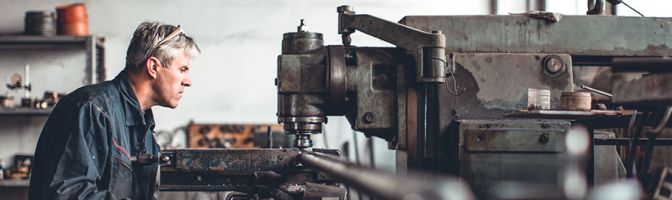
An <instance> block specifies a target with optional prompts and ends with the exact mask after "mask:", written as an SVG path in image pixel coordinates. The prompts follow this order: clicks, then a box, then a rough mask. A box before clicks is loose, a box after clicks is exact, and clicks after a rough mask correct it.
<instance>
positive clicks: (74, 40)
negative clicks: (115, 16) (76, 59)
mask: <svg viewBox="0 0 672 200" xmlns="http://www.w3.org/2000/svg"><path fill="white" fill-rule="evenodd" d="M90 38H95V39H96V40H99V41H100V40H104V38H103V37H96V36H67V35H57V36H32V35H0V45H13V44H20V45H26V44H27V45H30V44H36V45H42V44H59V45H60V44H77V45H84V44H86V42H87V40H89V39H90Z"/></svg>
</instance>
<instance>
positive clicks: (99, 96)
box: [59, 81, 119, 106]
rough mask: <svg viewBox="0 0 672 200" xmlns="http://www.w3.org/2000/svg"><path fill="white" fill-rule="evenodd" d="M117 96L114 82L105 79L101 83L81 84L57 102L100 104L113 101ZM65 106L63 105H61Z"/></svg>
mask: <svg viewBox="0 0 672 200" xmlns="http://www.w3.org/2000/svg"><path fill="white" fill-rule="evenodd" d="M118 96H119V92H118V89H117V88H116V87H115V85H114V82H112V81H105V82H102V83H97V84H92V85H86V86H82V87H80V88H78V89H76V90H75V91H73V92H71V93H70V94H68V95H66V96H65V97H63V99H61V101H59V104H68V105H70V106H83V105H87V104H94V105H102V104H107V103H110V102H113V101H115V100H116V99H119V98H118ZM62 106H65V105H62Z"/></svg>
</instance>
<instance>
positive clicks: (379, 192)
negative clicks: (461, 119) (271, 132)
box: [299, 151, 475, 200]
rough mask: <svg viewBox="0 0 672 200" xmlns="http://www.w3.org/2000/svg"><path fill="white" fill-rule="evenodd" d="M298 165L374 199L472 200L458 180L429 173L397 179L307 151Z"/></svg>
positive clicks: (303, 153)
mask: <svg viewBox="0 0 672 200" xmlns="http://www.w3.org/2000/svg"><path fill="white" fill-rule="evenodd" d="M299 162H301V163H302V164H304V165H306V166H309V167H313V168H316V169H318V170H320V171H323V172H325V173H327V174H329V175H330V177H333V178H335V179H337V180H339V181H341V182H343V183H344V184H346V185H347V186H351V187H353V188H355V189H357V190H358V191H362V192H365V193H368V194H369V195H371V196H373V197H375V198H376V199H391V200H396V199H398V200H402V199H437V200H438V199H475V197H474V195H473V194H472V192H471V190H470V189H469V186H468V185H467V184H466V183H465V182H463V181H462V180H460V179H457V178H451V177H444V176H437V175H428V174H427V175H418V174H411V175H408V176H406V177H400V176H396V175H394V174H388V173H384V172H381V171H375V170H371V169H368V168H366V167H363V166H359V165H356V164H353V163H351V162H348V161H344V160H340V159H338V158H335V157H333V156H329V155H326V154H321V153H317V152H309V151H301V154H300V155H299Z"/></svg>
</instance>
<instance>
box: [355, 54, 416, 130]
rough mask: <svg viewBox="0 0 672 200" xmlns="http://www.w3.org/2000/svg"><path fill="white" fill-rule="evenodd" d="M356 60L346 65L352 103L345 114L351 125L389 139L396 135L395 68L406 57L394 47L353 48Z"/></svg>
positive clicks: (356, 128)
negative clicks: (351, 64) (351, 107)
mask: <svg viewBox="0 0 672 200" xmlns="http://www.w3.org/2000/svg"><path fill="white" fill-rule="evenodd" d="M355 52H356V58H357V63H356V65H353V66H348V70H347V72H348V79H347V84H348V90H349V91H350V92H352V93H353V95H351V96H350V98H351V99H352V101H351V102H352V103H355V105H352V106H353V107H354V108H356V109H352V110H348V111H347V112H346V113H345V116H346V118H347V119H348V121H349V122H350V124H351V125H352V127H353V129H355V130H358V131H362V132H365V133H370V134H373V135H376V136H379V137H381V138H385V139H388V140H389V139H390V138H391V137H394V136H395V135H396V132H395V131H394V130H395V129H396V128H397V127H396V124H397V115H396V113H397V112H396V111H397V110H396V97H397V96H396V95H397V93H396V92H397V87H398V86H397V68H398V65H400V64H401V63H403V62H402V61H401V59H403V58H406V57H404V56H403V54H401V53H399V51H398V50H397V49H394V48H366V47H365V48H357V49H355Z"/></svg>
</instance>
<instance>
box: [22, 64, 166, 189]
mask: <svg viewBox="0 0 672 200" xmlns="http://www.w3.org/2000/svg"><path fill="white" fill-rule="evenodd" d="M153 129H154V117H153V115H152V111H151V109H148V110H146V111H145V112H143V111H141V110H140V104H139V103H138V99H137V97H136V96H135V93H134V92H133V89H132V88H131V85H130V82H129V80H128V75H127V74H126V72H125V71H122V72H121V73H119V75H117V77H116V78H114V80H111V81H106V82H103V83H99V84H95V85H89V86H84V87H81V88H79V89H77V90H75V91H74V92H72V93H70V94H69V95H67V96H65V97H63V99H61V100H60V101H59V103H58V104H57V105H56V107H55V108H54V109H53V112H52V113H51V114H50V115H49V119H47V122H46V124H45V125H44V128H43V129H42V134H41V135H40V139H39V141H38V143H37V148H36V150H35V158H34V162H33V165H32V170H31V177H30V189H29V192H30V193H29V199H31V200H41V199H151V198H152V196H151V195H152V193H153V189H154V184H155V181H154V180H156V179H154V178H142V175H143V168H144V169H145V171H144V173H153V172H151V171H149V170H147V169H150V168H151V169H157V168H155V167H157V165H152V166H141V165H135V164H132V163H131V159H130V158H131V156H132V155H135V154H137V153H138V152H140V151H142V150H143V149H145V150H146V152H147V153H151V154H154V155H156V154H157V153H158V152H159V146H158V145H157V144H156V142H155V140H154V136H153V135H152V132H153ZM154 172H155V171H154Z"/></svg>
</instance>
